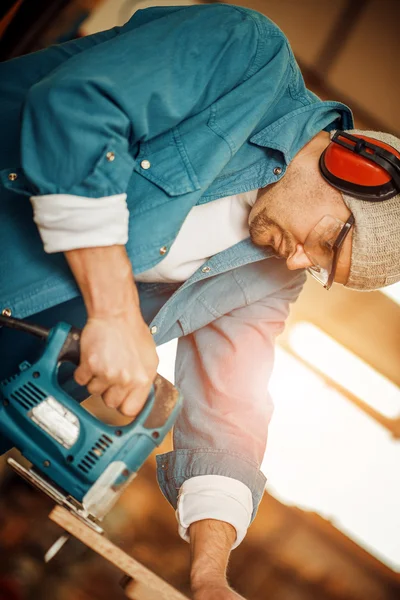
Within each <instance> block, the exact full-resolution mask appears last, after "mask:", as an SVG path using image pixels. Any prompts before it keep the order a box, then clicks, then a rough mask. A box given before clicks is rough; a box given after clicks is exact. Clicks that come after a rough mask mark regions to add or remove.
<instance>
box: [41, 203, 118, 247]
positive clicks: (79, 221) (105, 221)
mask: <svg viewBox="0 0 400 600" xmlns="http://www.w3.org/2000/svg"><path fill="white" fill-rule="evenodd" d="M31 203H32V206H33V213H34V221H35V223H36V225H37V226H38V229H39V233H40V236H41V238H42V241H43V245H44V250H45V252H47V253H49V254H51V253H54V252H65V251H66V250H74V249H76V248H93V247H95V246H113V245H114V244H117V245H125V244H126V242H127V241H128V223H129V211H128V207H127V204H126V194H125V193H124V194H117V195H115V196H105V197H103V198H85V197H83V196H72V195H69V194H47V195H45V196H32V197H31Z"/></svg>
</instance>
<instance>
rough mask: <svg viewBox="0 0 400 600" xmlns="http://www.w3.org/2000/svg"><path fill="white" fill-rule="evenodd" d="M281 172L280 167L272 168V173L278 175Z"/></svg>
mask: <svg viewBox="0 0 400 600" xmlns="http://www.w3.org/2000/svg"><path fill="white" fill-rule="evenodd" d="M281 173H282V169H281V167H275V169H274V175H280V174H281Z"/></svg>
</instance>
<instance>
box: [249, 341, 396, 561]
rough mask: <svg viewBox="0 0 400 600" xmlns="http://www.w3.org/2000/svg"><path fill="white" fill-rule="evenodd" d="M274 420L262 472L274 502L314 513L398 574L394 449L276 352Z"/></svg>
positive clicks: (375, 427)
mask: <svg viewBox="0 0 400 600" xmlns="http://www.w3.org/2000/svg"><path fill="white" fill-rule="evenodd" d="M270 391H271V394H272V397H273V399H274V404H275V412H274V415H273V417H272V421H271V425H270V427H269V433H268V445H267V452H266V456H265V459H264V461H263V465H262V467H261V468H262V471H263V472H264V473H265V475H266V477H267V478H268V485H267V489H268V490H269V491H270V492H271V493H272V494H273V495H274V496H275V497H277V498H278V499H280V500H281V501H282V502H284V503H286V504H290V505H296V506H300V507H301V508H303V509H305V510H311V511H316V512H317V513H319V514H320V515H322V516H323V517H325V518H326V519H328V520H330V521H332V524H333V525H334V526H335V527H337V528H338V529H340V530H341V531H343V533H344V534H345V535H347V536H349V537H350V538H352V539H353V540H354V541H355V542H356V543H357V544H359V545H360V546H362V547H364V548H365V549H366V550H367V551H368V552H370V553H371V554H373V555H374V556H376V557H377V558H378V559H379V560H381V561H382V562H384V563H385V564H387V565H388V566H389V567H391V568H393V569H395V570H399V569H400V541H399V535H398V532H399V531H400V511H399V509H398V507H399V506H400V478H399V477H398V473H399V466H398V465H399V461H400V444H399V443H398V442H397V441H396V440H393V438H392V437H391V436H390V435H389V434H388V432H387V431H386V430H385V429H384V428H383V427H381V426H380V425H379V424H378V423H376V422H375V421H374V420H373V419H371V418H369V417H368V415H366V414H365V413H363V412H362V411H360V410H359V409H358V408H357V407H356V406H355V405H354V404H352V403H350V402H348V400H346V398H345V397H344V396H342V395H341V394H340V393H339V392H337V391H335V390H333V389H332V388H330V387H329V386H327V385H326V384H325V383H324V380H323V378H322V377H321V376H318V375H316V374H315V373H314V372H312V371H311V370H310V369H309V368H308V367H307V366H306V365H304V364H303V363H301V362H300V361H299V360H298V359H296V358H295V357H294V356H292V355H290V354H288V353H287V352H285V351H284V350H282V349H281V348H279V347H278V348H277V351H276V360H275V368H274V372H273V375H272V378H271V383H270Z"/></svg>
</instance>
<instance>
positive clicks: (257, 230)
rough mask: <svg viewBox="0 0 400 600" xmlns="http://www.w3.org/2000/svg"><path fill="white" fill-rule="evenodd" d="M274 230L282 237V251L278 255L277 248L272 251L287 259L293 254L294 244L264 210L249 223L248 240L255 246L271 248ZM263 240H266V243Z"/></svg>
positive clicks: (287, 234)
mask: <svg viewBox="0 0 400 600" xmlns="http://www.w3.org/2000/svg"><path fill="white" fill-rule="evenodd" d="M274 230H275V231H276V230H278V231H279V234H280V235H281V236H282V240H283V242H284V251H283V253H282V254H280V253H279V254H278V252H277V248H274V250H275V252H277V254H278V255H279V256H281V257H282V258H288V256H290V255H291V254H292V253H293V252H294V250H295V248H296V244H295V243H294V241H293V239H292V236H291V235H290V234H289V233H288V232H287V231H285V230H284V229H282V227H281V226H280V225H278V223H277V222H276V221H274V220H273V219H270V218H269V217H268V216H267V214H266V210H265V209H264V210H261V211H260V212H259V213H258V214H257V215H256V216H255V217H254V219H252V221H251V223H249V232H250V238H251V241H252V242H253V244H255V245H256V246H273V239H271V238H272V232H273V231H274ZM265 240H268V242H266V241H265Z"/></svg>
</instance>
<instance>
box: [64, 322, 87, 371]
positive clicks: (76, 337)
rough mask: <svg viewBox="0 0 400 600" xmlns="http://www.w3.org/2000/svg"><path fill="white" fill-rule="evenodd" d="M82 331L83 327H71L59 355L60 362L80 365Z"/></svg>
mask: <svg viewBox="0 0 400 600" xmlns="http://www.w3.org/2000/svg"><path fill="white" fill-rule="evenodd" d="M81 333H82V330H81V329H78V328H77V327H71V329H70V330H69V333H68V335H67V337H66V339H65V342H64V344H63V347H62V348H61V350H60V354H59V355H58V362H70V363H72V364H74V365H76V366H79V363H80V358H81Z"/></svg>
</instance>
